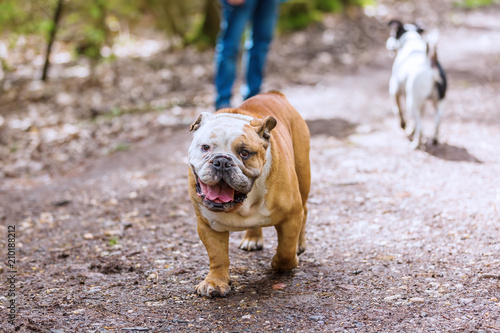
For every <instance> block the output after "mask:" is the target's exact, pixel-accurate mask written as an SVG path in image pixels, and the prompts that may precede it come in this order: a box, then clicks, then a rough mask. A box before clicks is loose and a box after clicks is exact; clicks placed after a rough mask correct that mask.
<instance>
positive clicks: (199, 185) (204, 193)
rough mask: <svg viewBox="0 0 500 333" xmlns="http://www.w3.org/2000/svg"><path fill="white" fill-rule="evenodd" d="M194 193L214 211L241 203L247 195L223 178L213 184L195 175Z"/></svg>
mask: <svg viewBox="0 0 500 333" xmlns="http://www.w3.org/2000/svg"><path fill="white" fill-rule="evenodd" d="M196 194H197V195H198V196H199V197H200V198H201V199H202V200H203V204H204V205H205V206H206V207H207V208H208V209H210V210H212V211H216V212H227V211H230V210H232V209H234V208H235V207H236V206H237V205H239V204H241V203H242V202H243V201H244V200H245V199H246V198H247V195H246V194H244V193H241V192H238V191H236V190H235V189H233V188H232V187H231V186H230V185H229V184H228V183H226V182H225V181H224V180H221V181H220V182H218V183H217V184H215V185H207V184H205V183H203V182H202V181H201V180H200V179H199V178H198V176H196Z"/></svg>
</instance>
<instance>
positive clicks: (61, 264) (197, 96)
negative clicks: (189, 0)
mask: <svg viewBox="0 0 500 333" xmlns="http://www.w3.org/2000/svg"><path fill="white" fill-rule="evenodd" d="M423 3H424V2H422V4H421V6H423ZM408 4H409V2H403V3H402V4H400V5H399V6H400V7H396V5H394V7H390V8H389V14H392V15H395V13H401V16H403V17H415V16H416V15H419V14H422V13H430V12H432V11H430V10H429V8H421V7H417V8H408V6H409V5H408ZM379 9H380V8H379ZM382 9H383V8H382ZM382 9H380V10H382ZM444 10H446V13H447V14H446V15H444V14H443V16H442V17H443V20H442V25H441V26H440V43H439V56H440V60H441V62H442V64H443V66H444V68H445V69H446V71H447V73H448V78H449V82H450V89H449V91H448V95H447V106H446V112H445V115H444V120H443V122H442V127H441V143H439V144H438V145H437V146H432V145H430V144H426V145H425V147H424V148H422V149H420V150H411V149H410V148H409V142H408V140H407V138H406V137H405V134H404V133H403V132H402V130H401V129H400V128H399V127H398V120H397V119H396V116H395V115H393V114H392V111H391V108H390V102H389V98H388V93H387V86H388V80H389V76H390V71H391V65H392V58H391V56H390V55H389V54H388V52H387V51H385V49H384V46H385V39H386V38H387V33H388V32H387V30H386V29H385V27H384V25H383V23H382V20H381V19H380V20H377V19H376V17H372V18H363V19H361V20H360V21H356V23H354V22H353V21H349V20H345V19H339V18H336V17H330V18H327V19H326V20H325V22H324V23H323V24H322V25H318V26H315V27H312V28H310V29H308V30H307V31H304V32H297V33H294V34H290V35H287V36H282V37H280V38H278V39H277V40H276V42H275V44H274V45H273V50H272V52H271V55H270V63H269V71H268V79H267V80H266V83H265V85H266V87H265V88H266V89H276V88H277V89H280V90H281V91H283V92H284V93H285V94H286V96H287V97H288V99H289V101H290V102H291V104H292V105H293V106H294V107H295V108H296V109H297V110H298V111H299V112H300V113H301V114H302V115H303V117H304V118H305V119H306V120H307V122H308V125H309V126H310V129H311V134H312V138H311V147H312V149H311V166H312V188H311V195H310V199H309V209H310V212H309V219H308V225H307V239H308V243H307V245H308V247H307V250H306V252H305V253H303V254H302V255H301V256H300V263H299V267H298V268H297V269H295V270H294V271H293V272H291V273H287V274H277V273H274V272H273V271H272V270H271V269H270V261H271V258H272V256H273V255H274V250H275V248H276V245H277V243H276V236H275V232H274V229H272V228H268V229H266V230H265V233H264V236H265V245H264V249H263V250H262V251H257V252H244V251H241V250H239V249H238V244H239V241H240V239H241V237H242V233H240V232H236V233H232V234H231V238H230V259H231V266H230V275H231V279H232V286H231V292H230V294H229V296H228V297H227V298H221V299H209V298H202V297H199V296H197V295H196V294H195V293H194V291H195V286H196V285H197V284H198V283H199V282H200V281H201V280H202V279H203V278H204V277H205V275H206V274H207V272H208V257H207V255H206V252H205V248H204V246H203V244H202V243H201V242H200V240H199V238H198V235H197V232H196V221H195V215H194V212H193V209H192V206H191V203H190V200H189V197H188V194H187V158H186V155H187V147H188V145H189V142H190V133H189V131H188V125H189V123H190V122H192V121H193V120H194V119H195V116H196V115H197V114H198V113H199V112H201V111H207V110H208V111H210V110H211V101H212V99H213V91H212V89H213V87H212V86H211V83H210V82H211V61H212V56H213V55H212V53H211V52H209V51H207V52H203V53H199V52H196V51H194V50H192V49H187V50H183V51H169V52H167V53H164V54H160V56H161V57H163V58H161V57H160V56H156V57H155V58H151V59H148V60H143V59H135V60H121V61H119V62H118V64H117V65H116V66H117V67H118V68H119V70H117V71H115V72H113V71H112V69H109V68H108V69H106V68H104V69H102V71H103V72H102V73H98V77H99V80H101V81H100V82H99V84H98V86H97V88H96V87H95V83H94V84H89V85H88V86H82V85H83V84H84V83H82V82H85V80H84V79H81V78H74V77H73V78H67V79H64V80H63V79H60V80H56V79H54V80H53V82H52V83H49V84H47V85H44V86H39V85H37V84H34V83H32V82H28V81H26V82H24V81H23V80H19V81H14V82H12V83H10V87H9V89H6V88H5V87H4V89H5V92H4V93H3V94H2V97H0V100H1V102H2V103H1V104H0V105H1V106H0V154H3V155H1V156H2V162H1V164H0V167H1V168H0V170H1V171H0V220H2V221H3V224H4V226H5V227H3V228H1V229H0V244H1V246H2V248H1V251H2V256H1V257H2V258H6V256H7V246H6V244H7V231H8V228H7V227H8V226H15V228H16V234H15V235H16V243H15V244H16V250H17V252H16V262H15V265H14V269H15V271H16V273H10V271H11V268H10V267H9V266H8V263H7V262H6V260H2V263H0V273H2V276H3V280H4V281H5V280H6V279H7V278H8V277H9V276H11V275H14V276H15V279H16V283H15V292H16V298H15V304H16V307H17V308H16V315H17V316H16V318H15V325H14V326H12V325H11V324H9V323H8V322H7V312H8V308H7V306H8V305H9V303H8V301H9V300H10V299H11V298H7V289H8V284H2V285H1V286H0V300H1V302H0V303H1V307H0V315H1V319H0V320H1V323H0V331H1V332H10V331H13V330H16V331H19V332H53V333H62V332H170V331H173V332H298V331H302V332H482V333H484V332H500V255H499V253H500V177H499V175H500V144H499V143H500V131H499V126H500V112H499V106H500V24H499V21H498V17H499V15H500V8H499V7H489V8H486V9H482V10H475V11H464V10H461V9H456V8H448V7H446V8H445V9H444ZM441 14H442V13H441ZM405 15H406V16H405ZM438 17H439V15H438ZM426 18H427V19H428V20H429V21H431V22H432V21H433V20H434V19H435V18H434V17H432V16H429V15H428V16H426ZM360 22H361V23H360ZM356 29H357V30H356ZM353 34H354V35H353ZM353 36H354V37H353ZM353 40H354V41H356V43H351V44H349V43H348V42H349V41H353ZM343 45H344V46H343ZM346 45H354V46H355V47H354V48H353V49H350V46H349V47H348V46H346ZM342 46H343V47H342ZM78 66H80V67H78ZM120 66H121V67H120ZM74 67H76V69H78V68H80V69H81V65H80V64H75V66H74ZM61 68H62V67H61V66H60V67H57V66H56V67H55V68H54V71H55V72H57V71H59V70H60V69H61ZM107 70H108V72H106V71H107ZM61 73H62V74H60V75H61V77H62V76H64V73H63V72H61ZM141 74H145V75H142V76H141ZM58 75H59V74H58ZM108 76H109V77H108ZM235 102H236V103H237V102H238V100H237V99H236V100H235ZM9 108H10V109H9ZM153 109H154V110H153ZM152 110H153V111H152ZM13 111H16V112H15V113H14V112H13ZM426 116H427V120H426V123H425V125H426V127H425V130H426V131H425V133H424V134H426V135H427V136H429V135H430V133H431V128H432V112H431V110H430V107H429V110H428V112H427V115H426Z"/></svg>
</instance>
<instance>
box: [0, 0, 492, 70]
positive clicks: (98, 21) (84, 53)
mask: <svg viewBox="0 0 500 333" xmlns="http://www.w3.org/2000/svg"><path fill="white" fill-rule="evenodd" d="M375 1H376V0H290V1H287V2H285V3H283V5H282V6H281V15H280V20H279V25H278V30H279V31H280V32H287V31H293V30H298V29H303V28H305V27H306V26H308V25H310V24H311V23H313V22H317V21H320V20H321V19H322V16H323V14H324V13H326V12H343V13H345V14H346V15H347V16H352V13H356V8H359V7H362V6H364V5H367V4H371V3H373V2H375ZM492 2H495V0H457V3H459V4H461V5H463V6H466V7H475V6H480V5H486V4H490V3H492ZM219 22H220V14H219V0H136V1H128V0H71V1H70V0H37V1H33V0H2V1H0V61H1V65H2V66H1V67H0V79H1V76H2V73H3V72H4V71H8V70H9V64H7V63H6V61H5V55H4V54H5V53H6V52H7V50H8V49H9V48H11V47H12V46H13V45H15V44H16V43H19V38H24V39H23V40H25V38H26V37H28V36H29V37H30V38H31V41H36V43H35V44H38V46H39V47H40V49H41V51H40V53H43V54H44V59H50V54H51V50H52V45H53V44H54V41H58V42H60V43H63V44H64V45H65V46H66V47H67V48H68V49H70V50H71V52H72V55H73V57H75V58H78V57H86V58H88V59H90V60H91V61H93V62H98V61H100V60H102V59H104V58H106V59H112V58H113V56H114V54H113V45H114V44H115V43H117V41H118V40H119V38H120V37H123V36H128V35H129V34H130V32H132V33H133V34H135V35H139V36H140V35H144V34H147V33H151V31H155V32H161V33H164V34H166V35H167V36H168V38H171V39H172V40H175V41H177V42H176V43H175V45H176V47H184V46H186V45H193V44H194V45H196V46H197V47H199V48H207V47H212V46H213V45H214V43H215V40H216V37H217V33H218V30H219ZM42 45H43V47H42ZM48 68H49V62H48V61H47V60H46V61H45V65H44V70H43V73H42V78H43V79H46V77H47V70H48Z"/></svg>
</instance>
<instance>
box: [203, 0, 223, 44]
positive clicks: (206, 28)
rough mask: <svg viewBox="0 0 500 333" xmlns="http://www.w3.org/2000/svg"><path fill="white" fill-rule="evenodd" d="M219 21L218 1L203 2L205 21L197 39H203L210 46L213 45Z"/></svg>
mask: <svg viewBox="0 0 500 333" xmlns="http://www.w3.org/2000/svg"><path fill="white" fill-rule="evenodd" d="M220 20H221V18H220V10H219V2H218V0H205V20H204V21H203V26H202V27H201V31H200V34H199V36H198V37H197V39H203V40H206V42H208V43H209V44H210V45H215V41H216V40H217V34H218V33H219V28H220ZM200 37H201V38H200Z"/></svg>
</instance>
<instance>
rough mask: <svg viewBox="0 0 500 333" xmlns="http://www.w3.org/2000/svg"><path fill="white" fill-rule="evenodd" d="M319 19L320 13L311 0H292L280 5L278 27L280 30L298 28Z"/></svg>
mask: <svg viewBox="0 0 500 333" xmlns="http://www.w3.org/2000/svg"><path fill="white" fill-rule="evenodd" d="M320 19H321V13H320V12H319V10H318V9H317V7H316V6H315V3H314V2H313V1H311V0H294V1H290V2H287V3H284V4H283V5H282V7H281V13H280V20H279V22H278V29H279V30H280V31H293V30H300V29H303V28H305V27H306V26H308V25H309V24H311V23H313V22H317V21H319V20H320Z"/></svg>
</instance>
